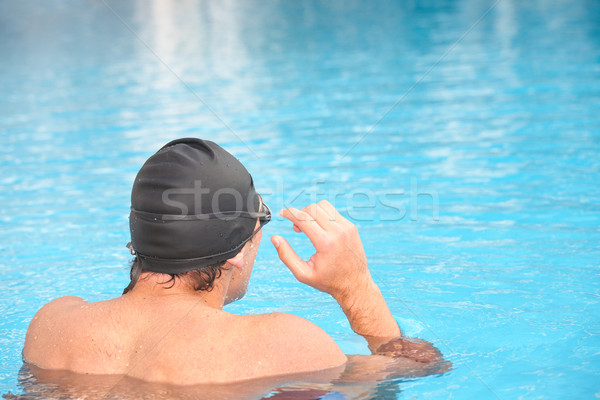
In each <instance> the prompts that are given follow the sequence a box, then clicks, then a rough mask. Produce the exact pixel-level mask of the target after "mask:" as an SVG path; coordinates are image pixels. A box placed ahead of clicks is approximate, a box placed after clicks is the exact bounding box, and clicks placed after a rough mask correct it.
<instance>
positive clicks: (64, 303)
mask: <svg viewBox="0 0 600 400" xmlns="http://www.w3.org/2000/svg"><path fill="white" fill-rule="evenodd" d="M84 304H88V303H87V302H86V301H85V300H83V299H82V298H81V297H76V296H64V297H59V298H58V299H55V300H52V301H51V302H49V303H47V304H45V305H44V306H43V307H42V308H40V309H39V310H38V312H37V313H36V314H35V316H34V317H33V319H32V321H31V324H32V325H36V324H35V323H38V324H39V323H42V322H45V321H47V318H49V317H54V316H62V317H64V316H65V311H67V310H68V309H69V308H71V307H74V306H77V305H84ZM44 317H45V318H44ZM30 327H31V326H30Z"/></svg>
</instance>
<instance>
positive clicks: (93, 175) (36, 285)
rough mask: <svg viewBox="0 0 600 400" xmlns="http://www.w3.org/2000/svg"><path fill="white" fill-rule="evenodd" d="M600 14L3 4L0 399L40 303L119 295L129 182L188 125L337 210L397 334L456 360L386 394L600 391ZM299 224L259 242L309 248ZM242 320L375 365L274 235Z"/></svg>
mask: <svg viewBox="0 0 600 400" xmlns="http://www.w3.org/2000/svg"><path fill="white" fill-rule="evenodd" d="M122 3H123V4H122ZM598 21H600V4H599V3H598V2H597V1H591V0H590V1H585V0H580V1H572V2H566V1H564V2H562V1H551V0H547V1H544V0H540V1H535V2H520V1H515V0H499V1H495V2H492V1H468V0H467V1H462V2H454V1H445V0H439V1H430V2H424V1H411V2H373V3H371V2H368V1H349V2H333V1H331V2H316V1H309V2H304V3H300V2H285V1H273V0H269V1H266V2H258V1H244V2H236V3H234V2H230V1H227V2H218V1H214V2H210V1H207V2H195V1H159V0H157V1H149V2H146V1H131V2H117V1H112V0H111V1H107V2H104V1H84V0H79V1H75V0H72V1H66V0H62V1H53V2H44V1H27V2H25V1H19V2H16V1H10V2H9V1H4V2H0V54H2V56H1V59H2V61H1V62H0V91H1V93H2V96H0V130H1V135H0V185H1V186H0V188H1V190H0V205H1V207H0V226H1V229H0V250H1V253H2V259H1V260H0V271H1V272H2V283H1V284H0V288H1V291H0V292H1V293H2V295H1V296H0V314H1V315H2V318H1V320H0V392H2V393H6V392H7V391H11V392H12V393H19V392H20V390H21V389H20V387H19V385H18V382H17V374H18V371H19V368H20V367H21V358H20V352H21V348H22V344H23V339H24V336H25V332H26V329H27V325H28V323H29V321H30V319H31V318H32V316H33V314H34V313H35V311H36V310H37V309H38V308H39V307H40V306H41V305H42V304H44V303H46V302H48V301H50V300H52V299H54V298H56V297H59V296H63V295H67V294H70V295H77V296H81V297H84V298H85V299H86V300H89V301H97V300H102V299H106V298H109V297H113V296H117V295H119V293H120V292H121V291H122V289H123V287H124V286H125V285H126V283H127V282H128V279H127V277H128V270H127V265H128V261H129V259H130V256H129V253H128V251H127V249H126V248H125V244H126V243H127V242H128V221H127V217H128V208H129V192H130V189H131V184H132V182H133V178H134V176H135V173H136V172H137V170H138V169H139V168H140V166H141V164H142V163H143V161H144V160H145V159H146V158H147V157H148V156H149V155H151V154H152V153H153V152H154V151H156V150H157V149H158V148H159V147H160V146H162V145H163V144H164V143H166V142H167V141H169V140H171V139H174V138H177V137H182V136H197V137H202V138H206V139H211V140H214V141H216V142H218V143H220V144H221V145H222V146H224V147H225V148H227V149H228V150H229V151H231V152H232V153H234V154H235V155H236V156H237V157H238V158H239V159H241V160H242V162H243V163H244V164H245V165H246V166H247V167H248V169H249V170H250V172H251V173H252V174H253V175H254V178H255V182H256V184H257V186H258V189H259V191H260V192H262V193H263V196H264V198H265V200H266V202H267V203H268V204H270V205H271V208H272V209H274V210H275V209H280V208H282V207H285V206H296V207H299V206H302V205H305V204H307V203H308V202H310V201H312V200H313V199H315V198H330V199H332V201H335V204H336V206H337V207H338V208H340V209H341V210H342V211H344V213H345V214H346V215H348V216H349V217H350V218H352V219H353V221H354V222H355V223H356V224H357V225H358V226H359V230H360V232H361V237H362V239H363V242H364V244H365V247H366V249H367V253H368V257H369V263H370V268H371V270H372V274H373V276H374V278H375V280H376V281H377V283H378V284H379V285H380V287H381V290H382V292H383V293H384V295H385V297H386V298H387V299H388V302H389V305H390V308H391V309H392V312H393V313H394V315H395V316H396V318H397V320H398V322H399V323H400V325H401V327H402V329H403V330H404V332H405V333H406V334H407V335H411V336H417V337H420V338H423V339H426V340H429V341H431V342H433V343H434V344H435V345H436V346H437V347H438V348H439V349H440V350H441V351H442V352H443V353H444V354H445V356H446V358H448V359H449V360H451V361H452V363H453V365H454V368H453V370H452V371H451V372H448V373H446V374H444V375H441V376H430V377H425V378H418V379H411V380H402V381H396V382H391V383H392V384H391V385H390V382H379V383H378V384H373V387H372V388H370V389H369V390H368V391H367V393H371V396H377V397H380V398H407V399H408V398H410V399H414V398H452V399H471V398H472V399H481V398H500V399H520V398H524V399H550V398H557V399H558V398H561V399H562V398H569V399H578V398H594V397H595V398H598V397H600V336H599V335H600V306H599V297H600V272H599V271H600V269H599V267H600V228H599V226H600V184H599V183H598V182H599V179H598V178H599V170H600V158H599V155H600V24H599V23H598ZM290 228H291V227H290V226H289V224H288V223H286V222H285V221H283V220H282V219H281V218H275V219H274V222H273V223H271V224H269V225H268V226H267V227H266V228H265V234H266V235H270V234H274V233H279V234H284V236H286V237H288V238H289V239H290V241H291V242H292V244H293V245H295V246H297V247H298V248H299V251H300V253H302V254H303V255H304V256H309V255H310V254H311V247H310V245H309V243H308V241H306V240H303V239H302V238H301V237H299V236H295V235H294V234H293V232H292V231H291V229H290ZM228 309H229V311H231V312H238V313H254V312H255V313H263V312H270V311H284V312H292V313H295V314H297V315H301V316H303V317H306V318H308V319H309V320H311V321H313V322H315V323H317V324H318V325H320V326H321V327H323V328H324V329H325V330H326V331H327V332H328V333H329V334H331V335H332V336H333V337H334V338H335V339H336V341H337V342H338V343H339V344H340V345H341V346H342V348H343V350H344V351H345V352H347V353H362V354H367V348H366V345H365V344H364V342H363V341H362V339H361V338H360V337H358V336H356V335H354V334H352V333H351V331H350V329H349V326H348V323H347V321H346V320H345V317H344V315H343V313H342V312H341V311H340V310H339V308H338V307H337V305H336V304H335V302H334V301H333V300H332V299H331V298H329V297H328V296H326V295H324V294H322V293H319V292H316V291H315V290H313V289H311V288H308V287H305V286H302V285H301V284H299V283H296V282H295V281H294V278H293V276H292V275H291V274H290V273H289V271H287V270H286V268H285V267H284V266H283V265H282V264H281V263H280V262H279V261H278V259H277V257H276V253H275V252H274V250H273V248H272V246H271V245H270V244H269V243H268V241H267V240H265V241H264V243H263V244H262V249H261V251H260V252H259V256H258V260H257V265H256V267H255V273H254V275H253V278H252V281H251V285H250V292H249V293H248V295H247V297H246V298H245V299H244V300H243V301H240V302H239V303H238V304H234V305H231V306H230V307H228ZM365 398H369V395H368V394H367V395H366V397H365Z"/></svg>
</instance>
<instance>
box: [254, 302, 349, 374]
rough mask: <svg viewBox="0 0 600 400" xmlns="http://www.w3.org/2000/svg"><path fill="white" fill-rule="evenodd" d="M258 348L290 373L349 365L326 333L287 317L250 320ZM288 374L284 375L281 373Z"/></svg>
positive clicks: (307, 322)
mask: <svg viewBox="0 0 600 400" xmlns="http://www.w3.org/2000/svg"><path fill="white" fill-rule="evenodd" d="M248 317H250V318H249V320H250V324H252V325H253V328H252V329H251V330H252V331H254V332H255V333H254V335H253V341H255V342H257V343H255V347H257V348H263V349H264V350H265V351H267V352H268V354H267V355H266V357H265V358H267V359H271V360H272V361H273V362H274V364H275V365H278V366H279V369H280V370H281V367H284V368H283V369H285V367H286V366H287V367H288V368H289V369H290V370H288V371H286V372H301V371H311V370H313V371H314V370H318V369H325V368H330V367H335V366H339V365H341V364H344V363H345V362H346V361H347V358H346V355H345V354H344V353H343V352H342V350H341V349H340V347H339V346H338V345H337V343H335V341H334V340H333V339H332V338H331V336H329V335H328V334H327V333H326V332H325V331H324V330H323V329H321V328H320V327H318V326H317V325H315V324H313V323H312V322H310V321H308V320H306V319H304V318H302V317H299V316H296V315H293V314H287V313H270V314H260V315H253V316H248ZM281 372H282V373H284V372H283V371H281Z"/></svg>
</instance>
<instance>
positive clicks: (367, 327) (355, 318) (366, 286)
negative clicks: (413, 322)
mask: <svg viewBox="0 0 600 400" xmlns="http://www.w3.org/2000/svg"><path fill="white" fill-rule="evenodd" d="M334 298H335V299H336V300H337V302H338V304H339V305H340V306H341V307H342V310H343V311H344V313H345V314H346V317H347V318H348V321H349V322H350V326H351V327H352V330H353V331H354V332H356V333H358V334H359V335H362V336H365V338H366V339H367V341H369V338H368V337H369V336H371V337H378V338H382V337H386V338H390V337H396V336H401V335H402V332H401V331H400V327H398V324H397V323H396V320H395V319H394V317H393V316H392V313H391V312H390V309H389V308H388V306H387V304H386V302H385V299H384V298H383V295H382V294H381V291H380V290H379V288H378V287H377V285H376V284H375V282H374V281H373V279H372V278H371V276H370V275H368V278H367V279H365V280H363V281H362V282H361V283H360V284H358V285H356V286H354V287H352V288H348V289H347V290H345V291H344V293H340V294H339V295H336V296H334Z"/></svg>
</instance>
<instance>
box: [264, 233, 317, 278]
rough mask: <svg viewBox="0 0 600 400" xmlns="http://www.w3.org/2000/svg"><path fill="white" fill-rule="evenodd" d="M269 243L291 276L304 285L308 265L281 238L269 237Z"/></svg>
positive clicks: (307, 273)
mask: <svg viewBox="0 0 600 400" xmlns="http://www.w3.org/2000/svg"><path fill="white" fill-rule="evenodd" d="M271 242H272V243H273V245H274V246H275V249H277V254H278V255H279V259H280V260H281V261H282V262H283V263H284V264H285V265H286V267H288V268H289V270H290V271H292V274H294V276H295V277H296V279H298V280H299V281H300V282H302V283H306V278H307V277H308V275H309V265H308V263H307V262H306V261H304V260H303V259H301V258H300V256H298V254H296V252H295V251H294V249H292V247H291V246H290V244H289V243H288V242H287V240H285V239H284V238H282V237H281V236H276V235H274V236H271Z"/></svg>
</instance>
